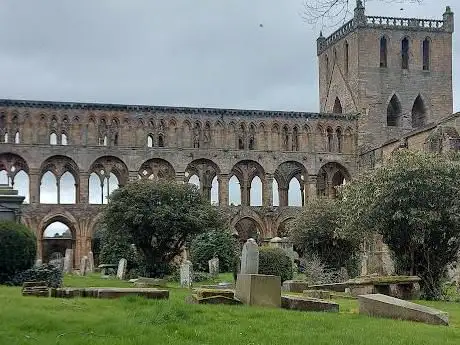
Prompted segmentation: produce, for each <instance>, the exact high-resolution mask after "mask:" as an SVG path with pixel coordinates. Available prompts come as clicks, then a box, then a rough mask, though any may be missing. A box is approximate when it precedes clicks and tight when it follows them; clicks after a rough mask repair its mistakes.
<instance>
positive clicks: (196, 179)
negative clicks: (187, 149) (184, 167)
mask: <svg viewBox="0 0 460 345" xmlns="http://www.w3.org/2000/svg"><path fill="white" fill-rule="evenodd" d="M188 183H190V184H193V185H195V186H197V188H198V189H200V178H199V177H198V176H197V175H192V176H190V178H189V180H188Z"/></svg>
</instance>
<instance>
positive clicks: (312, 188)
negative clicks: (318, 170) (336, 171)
mask: <svg viewBox="0 0 460 345" xmlns="http://www.w3.org/2000/svg"><path fill="white" fill-rule="evenodd" d="M317 178H318V176H316V175H310V176H309V177H308V184H307V183H306V184H305V188H308V192H307V193H306V194H307V195H306V197H307V198H308V200H315V199H316V197H317V191H316V183H317Z"/></svg>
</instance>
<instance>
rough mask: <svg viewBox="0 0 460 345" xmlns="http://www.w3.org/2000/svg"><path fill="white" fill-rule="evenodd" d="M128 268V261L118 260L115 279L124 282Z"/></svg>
mask: <svg viewBox="0 0 460 345" xmlns="http://www.w3.org/2000/svg"><path fill="white" fill-rule="evenodd" d="M127 266H128V260H126V259H125V258H123V259H120V261H119V262H118V270H117V278H118V279H121V280H124V279H125V276H126V268H127Z"/></svg>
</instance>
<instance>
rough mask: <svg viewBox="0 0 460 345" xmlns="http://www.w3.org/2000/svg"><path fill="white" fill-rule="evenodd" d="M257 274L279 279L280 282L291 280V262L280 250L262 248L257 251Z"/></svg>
mask: <svg viewBox="0 0 460 345" xmlns="http://www.w3.org/2000/svg"><path fill="white" fill-rule="evenodd" d="M259 274H268V275H274V276H278V277H281V281H282V282H284V281H285V280H290V279H292V277H293V275H294V271H293V267H292V261H291V259H290V258H289V257H288V256H287V255H286V253H285V252H284V250H282V249H281V248H270V247H262V248H260V249H259Z"/></svg>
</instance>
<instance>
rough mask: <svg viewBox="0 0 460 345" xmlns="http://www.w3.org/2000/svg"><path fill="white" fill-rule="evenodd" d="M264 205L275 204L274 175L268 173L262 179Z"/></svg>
mask: <svg viewBox="0 0 460 345" xmlns="http://www.w3.org/2000/svg"><path fill="white" fill-rule="evenodd" d="M262 205H264V206H265V207H270V206H273V175H272V174H266V175H265V179H264V180H263V181H262Z"/></svg>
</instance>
